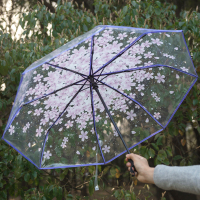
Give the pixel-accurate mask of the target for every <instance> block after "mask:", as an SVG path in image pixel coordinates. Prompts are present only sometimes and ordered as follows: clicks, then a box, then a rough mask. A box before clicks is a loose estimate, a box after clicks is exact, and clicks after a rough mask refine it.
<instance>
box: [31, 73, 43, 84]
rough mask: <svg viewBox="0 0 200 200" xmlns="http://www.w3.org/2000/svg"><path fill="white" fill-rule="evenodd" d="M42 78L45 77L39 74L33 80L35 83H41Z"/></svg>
mask: <svg viewBox="0 0 200 200" xmlns="http://www.w3.org/2000/svg"><path fill="white" fill-rule="evenodd" d="M42 77H43V76H42V75H40V74H37V76H35V77H33V80H34V82H37V81H38V82H39V81H41V78H42Z"/></svg>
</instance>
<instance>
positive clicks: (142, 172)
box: [126, 153, 154, 183]
mask: <svg viewBox="0 0 200 200" xmlns="http://www.w3.org/2000/svg"><path fill="white" fill-rule="evenodd" d="M128 159H132V160H133V162H134V165H135V168H136V170H137V172H135V176H136V178H137V179H138V181H140V182H142V183H154V180H153V174H154V168H153V167H149V164H148V161H147V159H146V158H144V157H142V156H139V155H137V154H133V153H131V154H127V155H126V161H128ZM126 166H127V167H128V170H129V171H130V167H131V163H130V162H127V163H126ZM133 170H135V169H134V167H133Z"/></svg>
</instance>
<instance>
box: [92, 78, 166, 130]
mask: <svg viewBox="0 0 200 200" xmlns="http://www.w3.org/2000/svg"><path fill="white" fill-rule="evenodd" d="M94 79H95V80H97V79H96V78H94ZM97 81H98V82H101V83H102V84H104V85H106V86H107V87H109V88H111V89H113V90H115V91H116V92H118V93H119V94H121V95H123V96H125V97H127V98H129V99H130V100H132V101H134V102H135V103H137V104H138V105H139V106H140V107H141V108H142V109H143V110H144V111H145V112H146V113H148V115H150V117H151V118H152V119H153V120H154V121H155V122H156V123H157V124H159V125H160V126H161V127H162V128H163V129H164V126H163V125H162V124H161V123H160V122H158V121H157V120H156V119H155V118H154V117H153V116H152V115H151V114H150V112H149V111H147V110H146V109H145V108H144V106H142V105H141V104H140V103H139V102H138V101H136V100H135V99H132V98H131V97H129V96H126V95H125V94H124V93H122V92H120V91H119V90H117V89H115V88H113V87H111V86H109V85H107V84H106V83H104V82H102V81H100V80H97Z"/></svg>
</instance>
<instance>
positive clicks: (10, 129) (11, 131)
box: [8, 125, 15, 135]
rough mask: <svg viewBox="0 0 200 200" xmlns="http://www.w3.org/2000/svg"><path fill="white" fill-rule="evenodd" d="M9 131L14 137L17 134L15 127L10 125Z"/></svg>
mask: <svg viewBox="0 0 200 200" xmlns="http://www.w3.org/2000/svg"><path fill="white" fill-rule="evenodd" d="M8 131H9V133H10V135H12V134H13V133H14V132H15V127H14V126H12V125H10V128H9V130H8Z"/></svg>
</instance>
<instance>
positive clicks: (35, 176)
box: [32, 171, 37, 179]
mask: <svg viewBox="0 0 200 200" xmlns="http://www.w3.org/2000/svg"><path fill="white" fill-rule="evenodd" d="M32 176H33V178H34V179H36V178H37V172H36V171H34V172H33V173H32Z"/></svg>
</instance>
